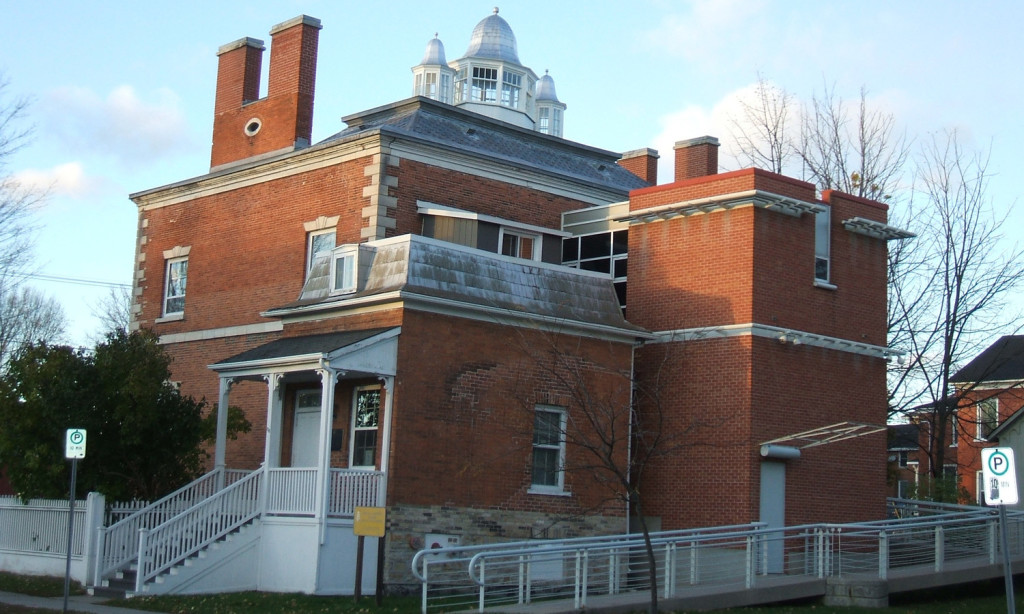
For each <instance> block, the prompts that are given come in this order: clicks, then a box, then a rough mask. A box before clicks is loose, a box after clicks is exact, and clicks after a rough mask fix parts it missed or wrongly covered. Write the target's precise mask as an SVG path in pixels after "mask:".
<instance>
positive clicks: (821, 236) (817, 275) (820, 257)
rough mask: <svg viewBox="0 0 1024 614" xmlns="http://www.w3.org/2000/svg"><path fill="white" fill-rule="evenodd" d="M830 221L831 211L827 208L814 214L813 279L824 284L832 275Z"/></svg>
mask: <svg viewBox="0 0 1024 614" xmlns="http://www.w3.org/2000/svg"><path fill="white" fill-rule="evenodd" d="M831 219H832V210H831V208H829V207H825V210H824V211H819V212H818V213H815V214H814V279H815V280H817V281H823V282H825V283H829V280H830V279H831V275H832V271H831V268H832V260H831V257H830V250H831V245H830V239H829V227H830V225H831Z"/></svg>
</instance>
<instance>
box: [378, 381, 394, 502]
mask: <svg viewBox="0 0 1024 614" xmlns="http://www.w3.org/2000/svg"><path fill="white" fill-rule="evenodd" d="M380 380H381V383H382V384H383V386H384V407H383V408H382V410H383V412H384V415H383V416H381V422H382V423H383V425H384V432H383V434H381V438H380V439H381V441H380V472H381V473H382V474H383V477H382V478H381V482H380V490H379V491H378V492H377V505H378V506H379V507H384V504H385V503H386V502H387V492H388V466H389V462H388V461H390V459H391V408H392V407H393V404H392V398H393V397H394V394H393V393H394V391H395V378H394V376H393V375H387V376H384V377H382V378H380Z"/></svg>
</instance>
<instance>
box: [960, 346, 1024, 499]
mask: <svg viewBox="0 0 1024 614" xmlns="http://www.w3.org/2000/svg"><path fill="white" fill-rule="evenodd" d="M951 379H952V383H953V385H954V386H955V387H956V390H957V398H958V399H959V407H960V409H959V411H958V413H959V416H958V423H959V424H960V426H961V430H962V433H961V437H960V450H959V455H958V461H959V464H960V471H961V475H962V476H964V479H962V480H961V483H962V485H963V486H964V487H965V488H966V489H967V491H968V492H969V493H970V497H971V499H972V500H973V501H976V502H978V503H984V501H985V499H984V496H983V492H982V488H981V487H980V484H981V475H982V469H981V450H982V449H983V448H986V447H991V446H995V445H998V446H1002V447H1010V448H1013V449H1014V450H1015V454H1014V456H1015V457H1016V458H1017V459H1018V460H1017V462H1016V466H1017V480H1018V483H1020V479H1021V476H1022V475H1024V473H1022V469H1021V467H1020V465H1021V463H1022V462H1024V431H1022V430H1021V427H1022V426H1024V423H1022V422H1021V420H1020V418H1021V415H1024V412H1022V411H1021V408H1022V407H1024V335H1007V336H1004V337H1000V338H999V339H998V340H996V342H995V343H993V344H992V345H990V346H989V347H987V348H986V349H985V350H984V351H983V352H982V353H981V354H978V356H977V357H975V358H974V360H972V361H971V362H969V363H967V365H966V366H964V367H963V368H962V369H960V370H959V371H957V372H956V374H955V375H954V376H953V377H952V378H951ZM1017 507H1018V508H1020V509H1024V508H1022V507H1021V506H1020V505H1019V504H1018V506H1017Z"/></svg>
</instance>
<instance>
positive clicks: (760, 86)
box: [730, 74, 796, 173]
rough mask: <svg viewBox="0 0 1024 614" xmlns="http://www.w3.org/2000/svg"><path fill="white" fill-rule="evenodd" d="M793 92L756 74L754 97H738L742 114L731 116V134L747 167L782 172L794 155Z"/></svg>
mask: <svg viewBox="0 0 1024 614" xmlns="http://www.w3.org/2000/svg"><path fill="white" fill-rule="evenodd" d="M792 106H793V95H792V94H790V93H789V92H787V91H786V90H784V89H782V88H780V87H779V86H777V85H775V84H774V83H772V82H770V81H768V80H767V79H765V78H764V76H763V75H761V74H758V75H757V85H755V86H754V95H753V100H740V108H741V109H742V110H743V115H742V117H739V118H732V119H731V120H730V125H731V128H732V137H733V140H734V141H736V144H737V146H738V147H739V151H740V155H741V157H742V158H744V159H745V160H746V162H747V163H748V164H749V165H750V166H755V167H757V168H763V169H767V170H770V171H772V172H773V173H782V172H784V171H785V169H786V168H787V167H788V166H789V164H790V160H791V159H792V158H793V157H794V156H795V155H796V150H795V149H794V147H793V143H792V141H791V136H792V135H791V134H790V132H789V131H790V127H791V126H792V121H793V117H792V115H793V111H792Z"/></svg>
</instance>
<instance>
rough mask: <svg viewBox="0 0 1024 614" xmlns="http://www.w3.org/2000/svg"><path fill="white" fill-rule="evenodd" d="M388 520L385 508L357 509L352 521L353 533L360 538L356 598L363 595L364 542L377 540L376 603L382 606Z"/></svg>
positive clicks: (357, 552)
mask: <svg viewBox="0 0 1024 614" xmlns="http://www.w3.org/2000/svg"><path fill="white" fill-rule="evenodd" d="M385 520H386V508H383V507H357V508H356V509H355V515H354V517H353V519H352V532H353V533H355V534H356V536H357V537H358V542H357V543H356V586H355V598H356V601H359V598H360V597H362V594H363V591H362V589H363V540H364V539H365V538H366V537H376V538H377V582H376V587H377V589H376V591H375V592H376V601H377V605H381V603H382V601H383V599H384V595H383V594H382V593H383V586H382V581H383V579H384V528H385V524H386V523H385Z"/></svg>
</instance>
